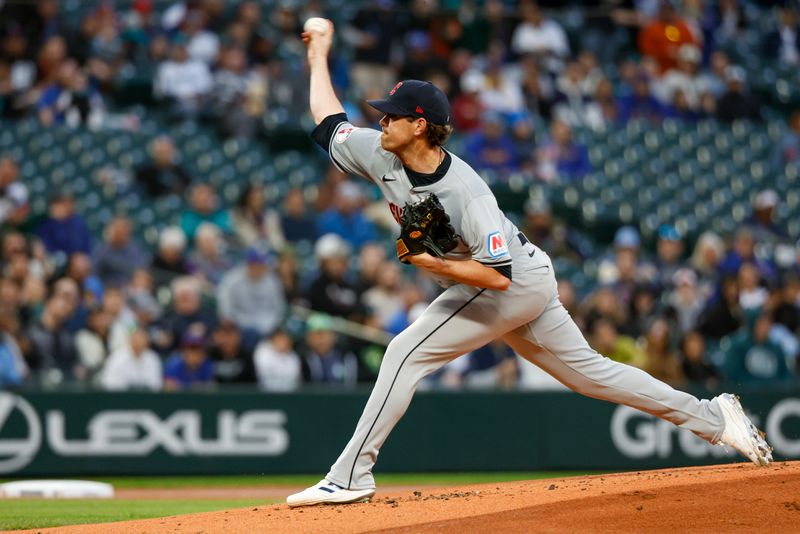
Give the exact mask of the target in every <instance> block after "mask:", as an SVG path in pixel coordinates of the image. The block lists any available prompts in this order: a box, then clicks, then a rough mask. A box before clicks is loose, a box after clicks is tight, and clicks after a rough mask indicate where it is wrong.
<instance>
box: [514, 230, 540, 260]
mask: <svg viewBox="0 0 800 534" xmlns="http://www.w3.org/2000/svg"><path fill="white" fill-rule="evenodd" d="M517 239H519V244H520V245H522V246H523V247H524V246H525V245H527V244H528V243H531V242H530V241H528V238H527V237H525V234H523V233H522V232H520V233H518V234H517ZM531 245H533V243H531ZM534 254H536V248H535V247H534V249H533V252H531V253H530V257H531V258H532V257H533V255H534Z"/></svg>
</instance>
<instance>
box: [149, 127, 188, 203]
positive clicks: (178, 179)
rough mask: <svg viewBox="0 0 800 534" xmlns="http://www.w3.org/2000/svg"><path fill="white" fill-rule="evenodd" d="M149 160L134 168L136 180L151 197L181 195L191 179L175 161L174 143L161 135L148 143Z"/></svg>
mask: <svg viewBox="0 0 800 534" xmlns="http://www.w3.org/2000/svg"><path fill="white" fill-rule="evenodd" d="M150 157H151V162H150V163H147V164H145V165H143V166H141V167H139V168H138V169H137V170H136V181H137V182H138V183H139V184H140V185H141V187H143V188H144V192H145V193H146V194H147V195H149V196H151V197H159V196H162V195H167V194H173V195H178V196H182V195H183V194H184V192H185V191H186V188H187V187H189V184H190V183H191V181H192V179H191V177H190V176H189V174H188V173H187V172H186V171H185V170H184V169H183V167H181V165H180V164H178V162H177V159H178V158H177V154H176V151H175V144H174V143H173V142H172V139H171V138H170V137H169V136H166V135H162V136H160V137H157V138H156V139H154V140H153V142H152V143H151V144H150Z"/></svg>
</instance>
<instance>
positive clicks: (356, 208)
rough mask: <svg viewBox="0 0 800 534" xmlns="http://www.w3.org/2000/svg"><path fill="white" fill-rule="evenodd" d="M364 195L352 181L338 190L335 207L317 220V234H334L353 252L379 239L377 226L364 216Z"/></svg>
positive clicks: (359, 187) (345, 183) (343, 184)
mask: <svg viewBox="0 0 800 534" xmlns="http://www.w3.org/2000/svg"><path fill="white" fill-rule="evenodd" d="M363 207H364V194H363V192H362V191H361V186H359V185H358V184H356V183H355V182H352V181H349V180H348V181H346V182H342V183H340V184H339V186H338V187H337V188H336V199H335V201H334V206H333V207H332V208H331V209H329V210H327V211H325V212H324V213H321V214H320V215H319V217H318V218H317V234H318V235H322V234H325V233H333V234H336V235H338V236H339V237H341V238H342V239H344V240H345V241H347V242H348V243H349V244H350V246H351V247H352V248H353V250H359V249H360V248H361V247H362V246H363V245H365V244H366V243H369V242H371V241H375V240H377V238H378V232H377V229H376V228H375V225H374V224H373V223H372V221H370V220H369V219H367V217H366V215H365V214H364V209H363Z"/></svg>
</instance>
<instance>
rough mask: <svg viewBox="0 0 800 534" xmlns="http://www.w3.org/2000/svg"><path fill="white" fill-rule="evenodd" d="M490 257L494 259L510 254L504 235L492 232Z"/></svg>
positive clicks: (489, 246) (489, 244) (490, 236)
mask: <svg viewBox="0 0 800 534" xmlns="http://www.w3.org/2000/svg"><path fill="white" fill-rule="evenodd" d="M488 239H489V243H488V249H489V256H491V257H492V258H497V257H500V256H503V255H505V254H508V247H507V246H506V240H505V239H503V235H502V234H501V233H500V232H492V233H491V234H489V238H488Z"/></svg>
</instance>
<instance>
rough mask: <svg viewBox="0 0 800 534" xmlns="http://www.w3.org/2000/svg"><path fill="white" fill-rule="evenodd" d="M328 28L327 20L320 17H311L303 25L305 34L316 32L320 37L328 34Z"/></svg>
mask: <svg viewBox="0 0 800 534" xmlns="http://www.w3.org/2000/svg"><path fill="white" fill-rule="evenodd" d="M329 28H330V26H329V25H328V19H323V18H322V17H311V18H310V19H308V20H306V22H305V24H303V29H304V30H305V31H307V32H316V33H319V34H320V35H325V34H326V33H328V29H329Z"/></svg>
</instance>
